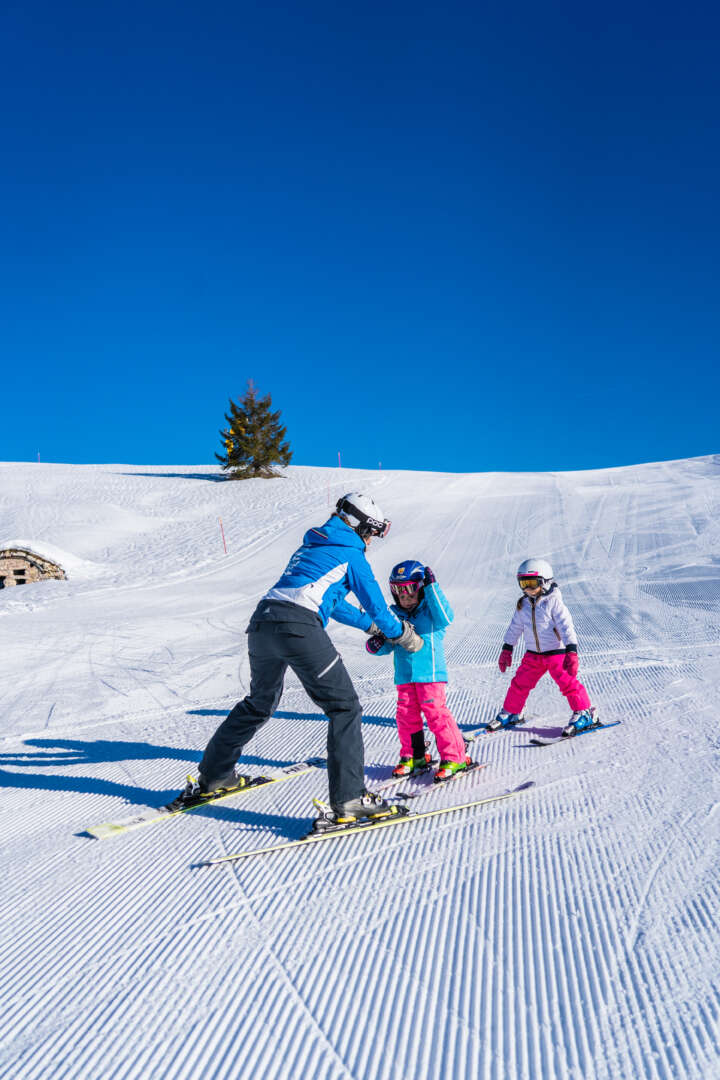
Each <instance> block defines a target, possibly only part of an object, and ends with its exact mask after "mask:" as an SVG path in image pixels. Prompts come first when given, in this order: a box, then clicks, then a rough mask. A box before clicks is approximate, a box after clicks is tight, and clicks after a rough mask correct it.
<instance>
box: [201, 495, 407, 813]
mask: <svg viewBox="0 0 720 1080" xmlns="http://www.w3.org/2000/svg"><path fill="white" fill-rule="evenodd" d="M389 528H390V522H389V521H386V520H385V518H384V517H383V514H382V511H381V510H380V507H379V506H377V505H376V503H375V502H374V501H373V500H372V499H371V498H370V497H369V496H368V495H362V494H360V493H358V492H351V493H350V494H348V495H344V496H343V497H342V498H341V499H338V502H337V506H336V509H335V513H334V514H332V516H331V517H330V519H329V520H328V521H326V522H325V524H324V525H322V526H320V527H318V528H313V529H310V530H308V532H306V533H305V536H304V537H303V543H302V547H300V548H298V550H297V551H296V552H295V554H294V555H293V556H292V558H291V559H290V562H289V563H288V565H287V567H286V569H285V572H284V573H283V575H282V577H281V578H280V580H279V581H278V582H277V583H276V584H275V585H273V587H272V588H271V589H270V591H269V592H267V593H266V594H265V595H264V596H263V598H262V600H261V601H260V603H259V604H258V606H257V608H256V609H255V611H254V613H253V615H252V617H251V619H250V624H249V626H248V628H247V635H248V655H249V659H250V693H249V694H248V695H247V697H246V698H244V699H243V700H242V701H239V702H238V703H237V705H236V706H235V707H234V709H232V710H231V711H230V713H228V715H227V717H226V719H225V720H224V721H223V722H222V724H221V725H220V727H219V728H218V729H217V731H216V732H215V734H214V735H213V737H212V738H211V739H210V742H209V743H208V744H207V746H206V748H205V752H204V754H203V756H202V760H201V762H200V766H199V777H198V780H197V781H196V782H194V783H193V782H189V783H188V786H187V788H186V789H185V791H184V792H183V793H182V794H183V796H185V797H187V798H189V799H195V800H196V799H197V798H198V796H200V797H202V795H208V796H210V795H212V794H213V793H217V792H218V791H220V790H227V791H229V790H232V789H233V788H235V787H238V786H241V785H240V783H239V779H240V778H238V776H237V774H236V772H235V769H234V766H235V763H236V762H237V760H238V758H239V757H240V754H241V753H242V750H243V747H244V746H245V744H246V743H247V742H248V741H249V740H250V739H251V738H252V736H253V735H254V734H255V732H256V731H257V730H258V728H260V727H262V725H263V724H264V723H265V722H266V721H267V720H268V719H269V718H270V716H272V714H273V713H274V712H275V709H276V708H277V706H278V703H279V701H280V697H281V695H282V691H283V680H284V678H285V672H286V671H287V669H288V667H290V668H292V670H293V671H294V672H295V674H296V675H297V677H298V678H299V680H300V682H301V683H302V685H303V687H304V688H305V690H306V692H307V694H308V696H309V697H310V698H311V699H312V700H313V701H314V703H315V704H316V705H317V706H318V708H319V709H322V711H323V712H324V713H325V715H326V716H327V717H328V719H329V721H330V723H329V725H328V735H327V767H328V786H329V791H330V805H331V806H332V809H333V812H334V813H335V817H336V820H337V821H338V823H340V822H351V821H354V820H356V819H358V818H372V817H385V816H388V815H390V814H392V813H394V812H395V810H396V808H395V807H394V806H393V805H392V804H391V803H387V802H385V800H383V799H381V798H380V796H378V795H370V794H367V793H366V791H365V776H364V748H363V741H362V729H361V721H362V710H361V708H360V702H359V700H358V696H357V694H356V692H355V688H354V686H353V684H352V681H351V679H350V676H349V675H348V672H347V670H346V668H345V665H344V664H343V662H342V658H341V657H340V654H339V653H338V652H337V650H336V648H335V646H334V645H333V643H332V641H331V639H330V638H329V636H328V635H327V633H326V632H325V629H324V628H325V626H326V625H327V622H328V619H329V618H333V619H336V620H337V621H338V622H340V623H344V624H345V625H347V626H354V627H357V628H358V629H360V630H364V631H365V632H366V633H367V634H377V633H382V634H384V635H385V637H386V638H387V639H388V640H389V641H390V642H392V643H393V644H394V645H399V646H401V647H402V648H404V649H407V650H408V652H417V651H418V650H419V649H420V648H422V645H423V641H422V638H420V637H419V636H418V635H417V634H416V633H415V631H414V630H413V628H412V626H411V625H410V623H408V622H400V620H399V619H397V618H396V617H395V615H393V614H392V613H391V612H390V611H389V610H388V608H387V605H386V603H385V601H384V599H383V595H382V592H381V591H380V587H379V585H378V583H377V581H376V580H375V577H374V575H373V572H372V570H371V569H370V565H369V564H368V561H367V558H366V551H367V548H368V545H369V544H370V543H372V540H373V539H374V537H376V536H386V535H387V532H388V530H389ZM349 592H352V593H354V594H355V596H356V597H357V598H358V600H359V601H360V603H361V604H362V606H363V608H364V611H360V610H358V608H356V607H354V606H353V605H351V604H349V603H347V600H346V596H347V594H348V593H349ZM243 783H244V781H243Z"/></svg>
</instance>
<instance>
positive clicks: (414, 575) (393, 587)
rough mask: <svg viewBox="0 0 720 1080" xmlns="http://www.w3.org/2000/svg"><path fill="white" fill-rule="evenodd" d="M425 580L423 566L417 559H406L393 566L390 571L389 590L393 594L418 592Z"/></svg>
mask: <svg viewBox="0 0 720 1080" xmlns="http://www.w3.org/2000/svg"><path fill="white" fill-rule="evenodd" d="M424 580H425V567H424V566H423V564H422V563H419V562H418V561H417V559H406V560H405V562H400V563H398V564H397V565H396V566H393V568H392V570H391V571H390V592H391V593H392V594H393V596H396V597H397V596H399V595H400V594H401V593H405V594H410V595H412V594H413V593H418V592H420V590H421V589H422V587H423V582H424Z"/></svg>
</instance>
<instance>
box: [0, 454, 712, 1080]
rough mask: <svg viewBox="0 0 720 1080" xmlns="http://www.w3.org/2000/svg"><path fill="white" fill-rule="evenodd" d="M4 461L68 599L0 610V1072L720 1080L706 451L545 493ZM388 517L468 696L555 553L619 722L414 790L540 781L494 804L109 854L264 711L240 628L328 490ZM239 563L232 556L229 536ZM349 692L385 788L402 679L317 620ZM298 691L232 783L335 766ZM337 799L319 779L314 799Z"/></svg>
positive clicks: (460, 697)
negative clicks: (341, 837) (229, 734)
mask: <svg viewBox="0 0 720 1080" xmlns="http://www.w3.org/2000/svg"><path fill="white" fill-rule="evenodd" d="M216 476H217V472H216V470H215V469H214V468H213V467H211V466H189V467H188V466H177V467H172V468H171V467H165V466H163V467H159V466H158V467H154V466H147V467H138V466H123V465H106V466H65V465H40V464H15V463H7V464H0V545H2V543H3V542H4V541H10V540H13V541H14V540H19V539H23V540H24V541H26V542H27V543H28V544H29V545H32V542H33V541H34V542H35V543H37V544H38V545H39V544H41V543H44V544H45V545H51V546H52V549H53V551H54V553H55V554H56V556H57V558H58V559H59V561H61V562H62V557H63V554H64V555H65V558H66V561H67V569H68V575H69V577H68V580H67V581H63V582H56V581H53V582H48V583H40V584H37V585H32V586H24V587H22V588H15V589H6V590H2V591H0V631H2V652H1V653H0V674H1V675H2V678H0V717H1V718H2V719H1V721H0V724H1V727H0V779H1V780H2V786H1V787H0V808H1V809H2V811H3V812H2V814H0V839H1V840H2V851H3V858H4V867H3V870H4V875H3V876H4V885H3V891H4V904H3V915H4V918H3V925H2V930H0V935H1V936H2V957H3V963H2V966H1V968H0V1006H1V1007H2V1012H3V1014H4V1015H5V1017H6V1020H5V1023H4V1025H3V1029H2V1033H0V1080H5V1078H7V1080H9V1078H11V1077H12V1078H13V1080H18V1078H22V1080H46V1078H47V1076H52V1077H53V1080H86V1078H88V1077H92V1078H93V1080H147V1078H149V1077H158V1078H160V1077H161V1078H162V1080H191V1078H192V1080H195V1078H196V1077H198V1076H202V1077H203V1080H234V1078H236V1077H241V1076H242V1077H246V1076H247V1077H250V1076H254V1077H258V1078H260V1077H262V1078H263V1080H286V1078H287V1080H290V1078H292V1080H297V1078H299V1077H309V1078H320V1077H322V1078H323V1080H335V1078H346V1080H347V1078H352V1080H400V1078H402V1080H426V1078H433V1080H435V1078H437V1080H440V1078H443V1080H446V1078H452V1080H468V1078H473V1080H474V1078H476V1077H477V1078H482V1080H539V1078H542V1080H545V1078H547V1080H564V1078H568V1080H570V1078H571V1080H638V1078H639V1080H714V1078H716V1077H720V998H719V991H718V986H719V985H720V979H719V976H720V960H719V959H718V957H719V956H720V950H718V947H717V926H718V924H719V923H720V886H719V882H720V854H719V845H718V837H719V836H720V809H719V808H718V804H719V803H720V795H719V791H720V786H719V784H718V773H719V771H720V770H719V767H718V766H719V755H718V734H717V732H718V727H717V705H718V697H719V695H718V691H719V690H720V587H719V586H720V554H719V553H720V498H719V496H718V490H719V489H718V479H719V478H720V459H718V458H717V457H707V458H698V459H693V460H689V461H676V462H669V463H659V464H653V465H645V466H635V467H629V468H620V469H610V470H602V471H592V472H578V473H554V474H542V475H540V474H538V475H534V474H469V475H457V474H434V473H408V472H397V473H393V472H380V471H378V472H361V471H352V470H343V471H342V472H341V473H340V472H339V471H338V470H330V469H319V468H318V469H313V468H292V469H290V470H288V476H287V478H285V479H282V480H273V481H250V482H245V483H223V482H217V481H216V479H215V477H216ZM353 489H356V490H357V489H360V490H366V491H368V492H369V493H370V494H372V495H373V497H374V498H375V499H376V500H377V501H378V502H379V504H380V506H381V507H382V508H383V510H384V512H385V514H386V515H387V516H388V517H390V518H391V519H392V522H393V525H392V530H391V532H390V535H389V536H388V538H387V539H386V540H384V541H378V542H377V543H375V544H374V545H373V547H372V549H371V563H372V565H373V567H374V569H375V571H376V574H377V576H378V579H379V580H380V582H381V584H382V585H383V587H385V581H386V577H387V572H388V570H389V569H390V567H391V566H392V565H393V564H394V563H396V562H398V561H400V560H401V559H404V558H408V557H413V558H418V559H420V560H422V561H423V562H427V563H429V564H430V565H431V566H432V567H433V569H434V570H435V571H436V573H437V576H438V579H439V580H440V582H441V584H442V585H443V588H444V589H445V591H446V593H447V595H448V597H449V599H450V602H451V603H452V605H453V607H454V609H455V613H456V619H455V622H454V623H453V625H452V627H451V628H450V629H449V631H448V635H447V657H448V665H449V672H450V687H449V703H450V706H451V708H452V709H453V710H454V712H455V715H456V716H457V718H458V720H459V722H460V723H461V724H462V725H463V726H465V727H467V728H468V729H470V728H474V727H477V725H478V724H480V723H483V722H485V721H486V720H488V719H489V718H490V717H491V716H492V715H494V711H495V710H496V709H497V708H498V706H499V705H500V704H501V702H502V698H503V695H504V693H505V690H506V687H507V683H508V676H507V675H506V676H502V675H501V674H500V673H499V671H498V670H497V667H496V657H497V653H498V648H499V645H500V643H501V641H502V635H503V631H504V629H505V627H506V625H507V622H508V621H509V618H510V615H511V613H512V608H513V604H514V602H515V600H516V596H517V593H516V587H515V584H514V572H515V569H516V566H517V564H518V563H519V562H520V561H521V559H522V558H523V557H525V556H527V555H531V554H539V555H542V556H544V557H546V558H548V559H549V560H550V561H551V562H552V563H553V566H554V568H555V571H556V577H557V579H558V581H559V583H560V584H561V586H562V589H563V594H564V596H565V598H566V600H567V602H568V604H569V606H570V608H571V610H572V613H573V616H574V619H575V624H576V627H577V630H578V634H579V640H580V676H581V678H582V679H583V681H585V682H586V685H587V686H588V689H589V690H590V693H591V696H592V698H593V701H594V702H595V703H596V704H597V705H598V706H599V708H600V709H601V710H602V713H603V715H604V717H605V718H606V719H608V720H610V719H622V720H623V724H622V726H620V727H618V728H617V729H613V730H612V731H609V732H607V733H605V734H603V735H602V736H600V737H597V738H587V739H578V740H577V742H576V743H574V744H572V745H569V746H565V745H563V746H562V747H560V748H555V747H548V748H547V749H545V750H542V751H537V750H536V749H532V748H530V747H528V746H527V743H528V732H529V730H533V731H534V730H537V731H540V730H547V729H553V728H555V729H557V728H558V727H560V726H561V724H562V723H563V722H564V721H565V720H566V717H567V709H566V707H565V704H564V702H563V700H562V699H561V697H560V695H559V693H558V692H557V689H556V688H555V686H554V684H551V683H548V684H547V685H546V684H545V683H543V684H541V685H540V687H538V689H537V690H536V691H535V692H534V694H533V696H532V697H531V699H530V703H529V707H528V712H529V713H530V714H531V719H530V721H529V723H528V724H527V725H526V726H525V728H518V729H516V730H515V731H513V732H512V733H509V734H503V735H499V736H494V737H492V738H488V739H480V740H478V741H477V742H475V743H474V744H473V746H472V753H473V754H474V756H475V757H476V758H478V760H480V759H481V760H484V761H486V762H487V763H488V767H487V768H485V769H483V770H480V771H478V772H477V773H475V774H473V775H472V776H468V777H467V778H466V779H465V780H462V781H457V782H455V783H454V784H452V785H448V790H447V791H446V792H442V793H441V794H440V795H438V793H437V791H435V792H434V793H433V794H432V796H428V797H427V800H426V801H424V800H423V799H418V800H416V801H415V802H414V804H413V809H417V810H422V809H423V808H424V806H425V807H428V806H429V805H430V799H431V798H432V800H433V802H432V805H438V800H440V802H442V800H443V799H445V800H446V802H447V804H448V805H449V804H451V803H452V802H454V801H458V797H459V795H460V792H461V788H462V785H467V786H466V788H464V789H463V792H466V791H468V792H469V791H472V792H476V793H478V794H481V793H483V792H486V793H488V794H491V793H493V792H499V791H503V790H505V789H506V788H508V787H512V786H515V785H517V784H519V783H521V782H523V781H525V780H528V779H532V780H534V781H535V782H536V785H537V786H536V788H534V789H532V790H530V791H529V792H528V793H527V794H526V795H524V796H523V797H522V799H518V800H508V801H507V802H500V803H498V804H496V805H495V806H493V805H492V804H491V805H489V806H487V807H484V808H482V809H481V810H479V811H477V812H473V811H461V812H459V813H458V814H453V815H448V816H445V817H441V818H438V819H432V818H431V819H428V820H427V821H424V822H418V823H416V824H414V825H413V827H412V829H409V830H403V829H397V830H393V829H388V830H386V831H385V832H384V833H383V832H382V831H380V832H378V833H377V834H376V835H372V834H371V835H368V836H367V837H357V838H355V839H354V840H353V842H352V844H351V845H348V846H343V845H332V844H330V845H317V846H315V847H314V848H312V847H311V848H308V849H304V850H302V851H299V852H288V853H279V854H277V855H273V856H268V857H266V858H264V859H262V860H260V861H257V862H253V861H251V862H248V863H243V862H241V863H239V864H233V865H230V866H224V867H213V868H207V869H205V870H192V869H191V864H193V863H195V862H198V861H201V860H203V859H205V858H209V857H213V856H217V855H222V854H223V853H225V852H230V851H238V850H242V849H243V848H244V847H247V848H250V847H258V846H260V845H262V844H269V843H272V842H277V841H279V840H282V839H283V838H291V837H295V836H299V835H301V834H302V833H303V832H304V831H305V830H306V828H307V824H308V820H309V818H310V816H311V812H312V811H311V805H310V800H311V797H312V796H313V795H314V794H319V795H321V796H324V795H325V794H326V792H325V790H324V783H325V779H324V774H323V773H322V772H321V773H317V772H316V773H312V774H308V775H306V776H302V777H298V778H296V779H295V780H293V782H292V783H288V784H278V785H270V786H268V787H267V788H264V789H259V790H258V791H257V792H256V793H254V794H252V795H247V796H245V797H244V798H243V800H242V801H240V800H238V801H236V802H234V801H233V800H228V801H226V802H223V803H219V804H217V805H216V806H214V807H210V808H208V809H207V810H200V811H197V812H196V813H194V814H192V815H184V816H181V818H180V819H178V820H175V821H173V822H170V823H167V824H164V825H163V826H162V827H159V828H157V829H147V830H139V831H138V832H136V833H130V834H128V835H126V836H121V837H118V838H116V839H112V840H108V841H103V842H102V843H100V842H97V841H92V840H89V839H87V838H83V837H81V836H79V835H76V834H79V833H80V832H81V830H82V829H83V828H84V826H86V825H88V824H90V823H92V822H101V821H107V820H114V819H115V818H117V817H121V816H123V815H127V814H129V813H132V812H133V811H134V810H136V809H137V808H139V807H144V806H146V805H148V804H160V803H162V802H163V801H165V799H166V797H167V796H169V795H170V794H171V793H174V792H175V791H176V790H177V789H178V788H179V787H180V786H181V784H182V782H183V780H184V777H185V774H186V772H187V771H188V770H190V771H192V770H193V769H194V768H196V765H197V761H198V760H199V756H200V753H201V751H202V748H203V746H204V745H205V742H206V741H207V738H208V737H209V735H210V734H211V733H212V731H213V730H214V728H215V726H216V725H217V723H219V721H220V720H221V719H222V717H224V715H225V714H226V712H227V710H228V708H229V707H230V706H231V705H232V704H233V703H234V702H235V700H237V698H238V697H240V696H242V695H243V693H245V692H246V690H247V674H248V671H247V662H246V637H245V633H244V630H245V627H246V625H247V620H248V617H249V615H250V613H251V611H252V609H253V607H254V606H255V603H256V602H257V599H258V597H259V596H260V595H261V594H262V593H263V592H264V590H265V589H266V588H267V587H268V586H269V585H270V584H272V583H273V581H274V580H275V579H276V578H277V576H278V574H279V572H280V570H281V569H282V568H283V566H284V564H285V562H286V560H287V558H288V557H289V555H290V554H291V553H292V551H293V550H294V549H295V547H296V546H297V545H298V543H299V542H300V540H301V537H302V533H303V532H304V530H305V529H306V528H308V527H309V526H311V525H313V524H317V523H318V522H321V521H323V520H324V519H325V518H326V517H327V516H328V514H329V512H330V508H331V504H333V503H334V501H335V499H336V498H337V497H338V495H339V494H341V493H342V492H343V491H349V490H353ZM219 517H220V518H222V521H223V525H224V529H225V535H226V538H227V543H228V554H227V555H225V554H224V552H223V547H222V541H221V537H220V529H219V524H218V518H219ZM331 633H332V635H333V638H334V639H335V641H336V642H337V643H338V645H339V647H340V649H341V652H342V654H343V657H344V659H345V661H346V663H347V665H348V667H349V669H350V671H351V673H352V675H353V678H354V679H355V682H356V685H357V688H358V692H359V693H360V696H361V700H362V702H363V708H364V716H365V724H364V735H365V744H366V769H367V773H368V777H369V779H373V778H377V777H378V776H379V775H382V774H385V773H386V772H387V767H388V766H389V765H390V764H392V763H394V760H395V758H396V755H397V751H398V745H397V737H396V733H395V726H394V702H395V693H394V688H393V685H392V669H391V663H390V661H389V660H388V659H386V658H373V657H370V656H368V654H367V653H366V652H365V650H364V641H365V638H364V635H361V634H358V633H357V632H353V631H351V630H349V629H347V628H344V627H340V626H334V627H332V628H331ZM325 733H326V725H325V721H324V720H323V718H322V716H320V715H319V714H318V713H317V710H316V709H315V707H314V706H313V705H312V703H311V702H310V701H309V700H308V698H307V697H306V696H305V694H304V693H303V691H302V690H301V688H300V687H299V684H298V683H297V681H296V680H295V678H294V677H293V676H289V677H288V679H287V683H286V693H285V696H284V698H283V700H282V702H281V705H280V707H279V710H278V713H277V714H276V717H275V718H274V719H273V720H272V721H270V723H268V724H267V725H266V726H265V728H264V729H263V730H262V731H261V732H260V733H259V734H258V736H257V737H256V738H255V740H254V741H253V742H252V743H251V744H250V746H249V747H248V754H247V756H246V757H245V758H243V767H244V768H245V769H246V771H248V772H252V773H267V772H268V771H270V770H271V769H272V767H273V766H280V765H285V764H287V763H289V762H290V761H293V760H300V759H303V758H307V757H308V756H312V755H316V754H322V753H323V752H324V748H325ZM318 785H320V788H318Z"/></svg>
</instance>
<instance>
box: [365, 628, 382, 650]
mask: <svg viewBox="0 0 720 1080" xmlns="http://www.w3.org/2000/svg"><path fill="white" fill-rule="evenodd" d="M373 626H375V624H374V623H373ZM376 629H377V627H376ZM384 644H385V635H384V634H373V636H372V637H369V638H368V639H367V641H366V642H365V648H366V649H367V651H368V652H369V653H372V655H373V656H374V655H375V653H376V652H380V650H381V649H382V647H383V645H384Z"/></svg>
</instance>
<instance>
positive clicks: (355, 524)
mask: <svg viewBox="0 0 720 1080" xmlns="http://www.w3.org/2000/svg"><path fill="white" fill-rule="evenodd" d="M335 511H336V513H338V514H341V515H342V517H343V518H344V519H345V521H346V522H347V523H348V525H349V526H350V528H351V529H354V531H355V532H356V533H357V534H358V536H360V537H361V538H362V539H363V540H365V539H367V537H368V536H387V534H388V532H389V531H390V522H389V521H387V520H386V518H385V517H384V516H383V512H382V510H381V509H380V507H379V506H378V504H377V503H376V502H375V500H374V499H371V498H370V496H369V495H361V494H360V493H359V492H357V491H351V492H349V494H347V495H343V496H342V497H341V498H339V499H338V501H337V505H336V506H335Z"/></svg>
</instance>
